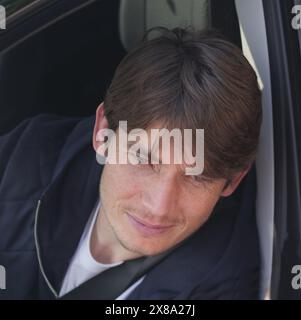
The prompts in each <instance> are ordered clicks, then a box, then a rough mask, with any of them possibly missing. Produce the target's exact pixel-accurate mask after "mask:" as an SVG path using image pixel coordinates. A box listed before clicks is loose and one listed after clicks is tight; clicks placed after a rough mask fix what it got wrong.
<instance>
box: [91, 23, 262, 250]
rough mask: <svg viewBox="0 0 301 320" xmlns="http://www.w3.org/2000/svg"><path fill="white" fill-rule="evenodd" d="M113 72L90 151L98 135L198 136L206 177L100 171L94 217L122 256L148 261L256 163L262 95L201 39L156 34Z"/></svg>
mask: <svg viewBox="0 0 301 320" xmlns="http://www.w3.org/2000/svg"><path fill="white" fill-rule="evenodd" d="M161 31H162V35H161V36H159V37H157V38H155V39H153V40H149V41H144V42H142V43H141V44H140V45H139V46H138V47H137V48H136V49H135V50H134V51H132V52H131V53H129V54H128V55H127V56H126V57H125V58H124V59H123V60H122V62H121V63H120V65H119V66H118V68H117V70H116V73H115V75H114V78H113V81H112V83H111V85H110V87H109V89H108V91H107V94H106V97H105V100H104V103H103V104H101V106H100V107H99V108H98V109H97V112H96V123H95V128H94V136H93V146H94V148H95V150H98V149H99V145H100V142H99V141H97V133H98V131H99V130H101V129H104V128H107V127H108V128H110V129H112V130H114V131H118V124H119V121H121V120H126V121H127V125H128V130H131V129H134V128H142V129H145V130H147V132H149V131H150V130H151V129H153V128H168V129H170V130H171V129H174V128H179V129H181V130H183V129H193V130H194V129H204V138H205V139H204V152H205V158H204V160H205V163H204V172H203V174H202V175H201V176H193V175H185V168H184V167H183V166H182V165H176V164H158V165H151V164H139V165H132V164H115V165H114V164H106V165H105V167H104V170H103V174H102V178H101V183H100V196H101V204H102V208H101V214H102V215H103V219H105V221H106V223H107V225H108V228H109V229H110V231H111V233H112V235H113V236H114V237H115V238H116V242H117V243H119V244H120V245H121V246H122V247H123V248H124V250H126V251H128V252H129V253H130V252H132V253H134V255H136V256H137V255H138V256H139V255H154V254H158V253H160V252H163V251H165V250H167V249H169V248H170V247H172V246H174V245H176V244H178V243H179V242H181V241H183V240H184V239H186V238H187V237H188V236H189V235H191V234H192V233H193V232H195V231H196V230H197V229H198V228H199V227H200V226H201V225H202V224H203V223H204V222H205V221H206V220H207V219H208V218H209V216H210V214H211V212H212V210H213V208H214V206H215V205H216V203H217V201H218V199H219V198H220V197H221V196H229V195H230V194H231V193H232V192H233V191H234V190H235V189H236V187H237V186H238V184H239V183H240V181H241V180H242V178H243V177H244V175H245V174H246V173H247V171H248V169H249V168H250V166H251V164H252V163H253V161H254V159H255V156H256V149H257V145H258V138H259V131H260V125H261V95H260V90H259V88H258V85H257V78H256V74H255V72H254V71H253V69H252V67H251V66H250V65H249V63H248V61H247V60H246V59H245V58H244V56H243V54H242V52H241V50H240V49H238V48H236V47H235V46H234V45H232V44H231V43H229V42H227V41H226V40H224V39H222V38H221V37H218V36H216V35H214V34H212V33H208V32H193V31H189V30H183V29H174V30H172V31H169V30H166V29H162V30H161Z"/></svg>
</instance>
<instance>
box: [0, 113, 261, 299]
mask: <svg viewBox="0 0 301 320" xmlns="http://www.w3.org/2000/svg"><path fill="white" fill-rule="evenodd" d="M94 120H95V117H89V118H65V117H59V116H54V115H41V116H38V117H34V118H32V119H28V120H25V121H23V122H22V123H21V124H20V125H19V126H18V127H17V128H15V129H14V130H13V131H12V132H10V133H8V134H6V135H4V136H2V137H0V265H3V266H4V267H5V268H6V290H0V299H55V297H56V294H57V293H58V292H59V291H60V287H61V285H62V280H63V278H64V275H65V273H66V271H67V268H68V264H69V262H70V259H71V258H72V256H73V254H74V252H75V250H76V248H77V245H78V242H79V240H80V237H81V235H82V232H83V229H84V227H85V224H86V222H87V219H88V218H89V215H90V214H91V211H92V209H93V206H94V205H95V203H96V200H97V197H98V190H99V189H98V186H99V181H100V177H101V171H102V166H100V165H99V164H98V163H97V161H96V157H95V152H94V150H93V147H92V133H93V125H94ZM254 199H255V175H254V170H252V172H250V173H249V174H248V175H247V177H246V178H245V179H244V181H243V183H242V184H241V186H240V187H239V189H238V190H237V191H236V192H235V193H234V194H233V196H230V197H228V198H222V200H221V201H220V202H219V203H218V205H217V206H216V208H215V210H214V213H213V214H212V216H211V217H210V219H209V220H208V221H207V222H206V223H205V225H204V226H202V227H201V228H200V229H199V230H198V231H197V232H196V233H195V234H193V236H192V237H191V238H190V239H189V240H188V241H186V242H184V243H183V245H182V246H180V247H179V248H177V249H176V250H175V251H173V252H172V253H171V254H170V255H169V256H167V257H166V258H165V259H164V260H163V261H162V262H161V263H159V264H158V265H157V266H155V267H154V268H153V269H152V270H151V271H150V272H149V273H148V274H147V276H146V277H145V279H144V281H143V282H142V283H141V284H140V285H139V286H138V287H137V288H136V289H135V290H134V291H133V292H132V293H131V295H130V296H129V299H256V298H258V282H259V269H260V268H259V267H260V259H259V249H258V235H257V229H256V221H255V209H254Z"/></svg>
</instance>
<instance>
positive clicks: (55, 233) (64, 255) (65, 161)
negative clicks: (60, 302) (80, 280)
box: [35, 117, 103, 297]
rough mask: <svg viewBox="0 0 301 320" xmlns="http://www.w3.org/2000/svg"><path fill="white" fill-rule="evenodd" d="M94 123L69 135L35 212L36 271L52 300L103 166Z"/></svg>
mask: <svg viewBox="0 0 301 320" xmlns="http://www.w3.org/2000/svg"><path fill="white" fill-rule="evenodd" d="M94 119H95V118H94V117H90V118H87V119H84V120H82V121H80V122H79V123H78V124H77V125H76V127H75V128H74V129H73V131H72V132H71V134H70V135H69V137H68V139H67V141H66V143H65V144H64V147H63V149H62V151H61V153H60V156H59V159H58V161H57V165H56V168H55V170H54V175H53V179H52V181H51V183H50V185H49V186H48V187H47V189H46V190H45V191H44V193H43V195H42V197H41V199H40V201H39V204H38V207H37V210H36V220H35V240H36V246H37V253H38V258H39V263H40V269H41V272H42V274H43V276H44V278H45V280H46V282H47V284H48V286H49V287H50V289H51V290H52V292H53V293H54V295H55V296H56V297H57V295H58V294H59V291H60V287H61V284H62V281H63V277H64V275H65V273H66V271H67V268H68V265H69V262H70V260H71V258H72V256H73V254H74V252H75V250H76V248H77V245H78V243H79V240H80V238H81V235H82V232H83V230H84V227H85V225H86V223H87V220H88V218H89V216H90V214H91V212H92V210H93V207H94V205H95V203H96V201H97V200H98V197H99V183H100V177H101V173H102V169H103V166H101V165H99V164H98V163H97V161H96V156H95V151H94V149H93V147H92V133H93V124H94Z"/></svg>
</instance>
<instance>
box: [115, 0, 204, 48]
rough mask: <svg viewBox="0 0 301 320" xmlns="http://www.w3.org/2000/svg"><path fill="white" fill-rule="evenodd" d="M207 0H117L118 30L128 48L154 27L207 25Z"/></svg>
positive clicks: (196, 27) (197, 27) (125, 46)
mask: <svg viewBox="0 0 301 320" xmlns="http://www.w3.org/2000/svg"><path fill="white" fill-rule="evenodd" d="M208 21H209V4H208V0H185V1H183V0H120V9H119V34H120V40H121V42H122V44H123V46H124V48H125V49H126V50H127V51H129V50H130V49H132V48H133V47H135V46H136V45H137V44H138V43H139V41H141V40H142V38H143V36H144V34H145V32H146V31H147V30H148V29H150V28H153V27H157V26H160V27H166V28H169V29H172V28H175V27H182V28H183V27H187V26H192V27H193V28H194V29H196V30H202V29H204V28H206V27H207V26H208Z"/></svg>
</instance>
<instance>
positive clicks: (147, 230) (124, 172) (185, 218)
mask: <svg viewBox="0 0 301 320" xmlns="http://www.w3.org/2000/svg"><path fill="white" fill-rule="evenodd" d="M224 184H225V180H217V181H214V182H210V183H208V182H206V181H204V182H197V181H194V176H185V174H183V172H180V169H179V168H177V166H176V165H171V164H170V165H168V164H166V165H164V164H163V165H158V167H157V168H154V167H153V166H152V165H148V164H141V165H131V164H117V165H114V164H106V165H105V167H104V170H103V174H102V178H101V185H100V195H101V204H102V209H101V213H102V214H104V215H105V216H106V219H107V221H108V222H109V225H110V227H111V229H112V231H113V233H114V236H115V237H116V239H117V240H118V241H119V243H120V244H121V245H122V246H123V247H124V248H126V249H127V250H129V251H131V252H133V253H136V254H139V255H140V254H141V255H155V254H159V253H161V252H163V251H165V250H167V249H169V248H171V247H172V246H174V245H176V244H178V243H179V242H181V241H182V240H184V239H185V238H187V237H188V236H189V235H191V234H192V233H193V232H194V231H196V230H197V229H198V228H199V227H200V226H201V225H202V224H203V223H204V222H205V221H206V220H207V219H208V217H209V216H210V214H211V212H212V210H213V208H214V206H215V204H216V202H217V200H218V199H219V197H220V196H221V193H222V190H223V187H224Z"/></svg>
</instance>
